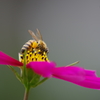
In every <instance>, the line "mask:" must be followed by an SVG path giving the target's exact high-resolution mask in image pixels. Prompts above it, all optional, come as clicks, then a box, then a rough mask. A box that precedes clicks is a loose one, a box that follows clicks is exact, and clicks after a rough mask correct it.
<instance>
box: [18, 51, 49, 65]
mask: <svg viewBox="0 0 100 100" xmlns="http://www.w3.org/2000/svg"><path fill="white" fill-rule="evenodd" d="M25 56H26V64H28V63H29V62H32V61H49V60H48V56H47V53H46V52H43V51H41V50H36V49H33V50H27V51H26V55H25ZM19 61H20V62H22V63H24V54H22V53H19Z"/></svg>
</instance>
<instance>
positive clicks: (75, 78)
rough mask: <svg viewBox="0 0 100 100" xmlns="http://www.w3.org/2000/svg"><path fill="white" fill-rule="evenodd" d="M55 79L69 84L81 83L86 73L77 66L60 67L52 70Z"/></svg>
mask: <svg viewBox="0 0 100 100" xmlns="http://www.w3.org/2000/svg"><path fill="white" fill-rule="evenodd" d="M52 74H53V77H55V78H59V79H62V80H65V81H69V82H72V83H74V82H80V81H83V80H84V79H85V71H84V69H83V68H80V67H77V66H69V67H58V68H53V70H52Z"/></svg>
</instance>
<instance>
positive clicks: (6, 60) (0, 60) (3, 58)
mask: <svg viewBox="0 0 100 100" xmlns="http://www.w3.org/2000/svg"><path fill="white" fill-rule="evenodd" d="M0 64H2V65H11V66H23V63H21V62H19V61H18V60H16V59H14V58H12V57H10V56H8V55H7V54H5V53H3V52H1V51H0Z"/></svg>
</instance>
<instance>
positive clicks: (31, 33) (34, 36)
mask: <svg viewBox="0 0 100 100" xmlns="http://www.w3.org/2000/svg"><path fill="white" fill-rule="evenodd" d="M28 32H29V33H30V35H31V36H32V37H33V38H34V39H35V40H36V41H38V38H37V36H36V35H35V34H34V32H32V31H31V30H28Z"/></svg>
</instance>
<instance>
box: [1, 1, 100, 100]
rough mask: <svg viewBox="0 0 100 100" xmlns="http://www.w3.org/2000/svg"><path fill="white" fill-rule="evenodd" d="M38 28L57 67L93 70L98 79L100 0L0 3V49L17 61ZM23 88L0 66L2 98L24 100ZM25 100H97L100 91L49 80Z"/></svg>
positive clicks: (10, 73) (99, 70)
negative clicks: (31, 33) (23, 46)
mask: <svg viewBox="0 0 100 100" xmlns="http://www.w3.org/2000/svg"><path fill="white" fill-rule="evenodd" d="M36 28H38V29H39V30H40V31H41V33H42V36H43V39H44V41H45V42H46V43H47V45H48V47H49V50H50V52H49V59H50V60H51V61H55V62H56V63H57V65H58V66H64V65H67V64H70V63H73V62H75V61H77V60H79V61H80V63H79V64H78V66H82V67H84V68H86V69H93V70H97V74H98V76H100V0H0V50H1V51H3V52H5V53H7V54H9V55H10V56H12V57H14V58H16V59H18V52H19V51H20V49H21V47H22V45H23V44H24V43H25V42H27V41H28V40H29V39H32V38H31V36H30V35H29V33H28V32H27V31H28V30H29V29H30V30H32V31H34V32H36ZM16 69H17V68H16ZM23 94H24V87H23V86H22V84H21V83H20V82H19V81H18V80H17V79H16V78H15V76H14V75H13V73H12V72H11V71H10V69H9V68H8V67H7V66H4V65H0V100H8V99H9V100H23ZM29 100H100V91H99V90H92V89H88V88H83V87H80V86H77V85H74V84H72V83H69V82H66V81H62V80H58V79H49V80H47V81H46V82H45V83H43V84H42V85H40V86H38V87H36V88H34V89H32V90H31V92H30V95H29Z"/></svg>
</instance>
